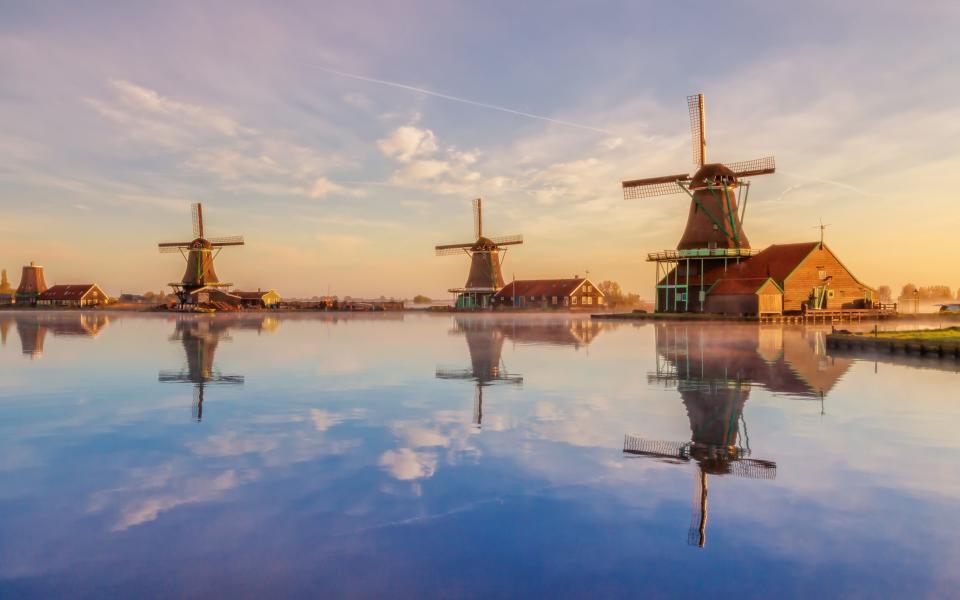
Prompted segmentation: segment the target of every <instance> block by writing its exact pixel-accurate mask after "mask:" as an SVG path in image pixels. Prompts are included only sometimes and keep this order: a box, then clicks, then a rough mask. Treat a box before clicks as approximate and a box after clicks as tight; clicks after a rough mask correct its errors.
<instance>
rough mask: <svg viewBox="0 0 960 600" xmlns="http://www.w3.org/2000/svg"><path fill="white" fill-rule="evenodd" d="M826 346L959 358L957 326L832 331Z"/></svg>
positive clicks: (959, 331)
mask: <svg viewBox="0 0 960 600" xmlns="http://www.w3.org/2000/svg"><path fill="white" fill-rule="evenodd" d="M827 347H828V348H842V349H856V350H863V351H869V352H874V353H877V352H884V353H888V354H890V353H895V352H902V353H904V354H919V355H921V356H937V357H952V358H956V359H960V327H947V328H944V329H921V330H914V331H877V332H867V333H850V332H835V333H831V334H829V335H828V336H827Z"/></svg>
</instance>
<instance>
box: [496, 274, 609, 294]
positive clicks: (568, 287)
mask: <svg viewBox="0 0 960 600" xmlns="http://www.w3.org/2000/svg"><path fill="white" fill-rule="evenodd" d="M584 282H588V281H587V280H586V279H584V278H582V277H580V278H577V279H518V280H516V281H511V282H510V283H508V284H507V285H505V286H504V287H503V288H502V289H501V290H500V291H499V292H497V293H496V296H497V297H499V298H512V297H513V296H569V295H570V294H572V293H573V291H574V290H575V289H577V287H579V286H580V284H581V283H584ZM588 283H589V282H588ZM594 287H596V286H594ZM514 290H516V291H514ZM597 292H598V293H599V294H600V295H601V296H602V295H603V292H600V290H599V289H598V290H597Z"/></svg>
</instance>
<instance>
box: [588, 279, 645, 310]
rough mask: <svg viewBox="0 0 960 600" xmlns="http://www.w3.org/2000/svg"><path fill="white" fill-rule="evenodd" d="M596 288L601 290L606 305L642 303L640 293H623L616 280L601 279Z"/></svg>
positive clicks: (634, 304) (635, 304)
mask: <svg viewBox="0 0 960 600" xmlns="http://www.w3.org/2000/svg"><path fill="white" fill-rule="evenodd" d="M597 288H598V289H599V290H600V291H601V292H603V296H604V300H603V301H604V303H605V304H606V305H607V306H637V305H639V304H642V303H643V301H642V300H640V294H630V293H624V291H623V289H622V288H621V287H620V284H619V283H617V282H616V281H610V280H606V281H601V282H600V284H599V285H598V286H597Z"/></svg>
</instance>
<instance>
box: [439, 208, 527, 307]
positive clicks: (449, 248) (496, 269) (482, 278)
mask: <svg viewBox="0 0 960 600" xmlns="http://www.w3.org/2000/svg"><path fill="white" fill-rule="evenodd" d="M473 225H474V235H475V237H476V240H475V241H473V242H465V243H462V244H444V245H441V246H436V247H435V249H436V252H437V256H446V255H449V254H460V253H464V254H466V255H467V256H469V257H470V274H469V275H468V276H467V283H466V285H464V287H463V288H460V289H451V290H449V291H451V292H454V293H456V294H458V297H457V307H458V308H486V307H487V306H489V304H490V298H491V296H493V294H495V293H496V292H497V290H499V289H500V288H502V287H503V273H502V272H501V271H500V265H501V260H500V253H501V252H504V253H506V251H507V248H506V246H513V245H516V244H522V243H523V236H522V235H507V236H500V237H484V235H483V205H482V200H481V199H480V198H477V199H476V200H474V201H473Z"/></svg>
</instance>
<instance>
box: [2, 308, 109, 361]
mask: <svg viewBox="0 0 960 600" xmlns="http://www.w3.org/2000/svg"><path fill="white" fill-rule="evenodd" d="M12 320H15V321H16V323H17V334H18V335H19V337H20V348H21V350H22V352H23V354H24V356H29V357H30V358H32V359H39V358H41V357H43V348H44V343H45V342H46V338H47V333H52V334H53V335H54V336H73V337H87V338H95V337H97V336H98V335H100V332H101V331H102V330H103V328H104V327H106V326H107V325H108V324H109V323H110V318H109V317H108V316H107V315H104V314H98V313H66V314H64V313H56V314H29V315H17V316H16V317H13V318H12ZM10 321H11V319H5V320H4V322H3V324H0V337H2V341H3V343H4V345H6V339H7V330H8V328H9V327H10Z"/></svg>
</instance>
